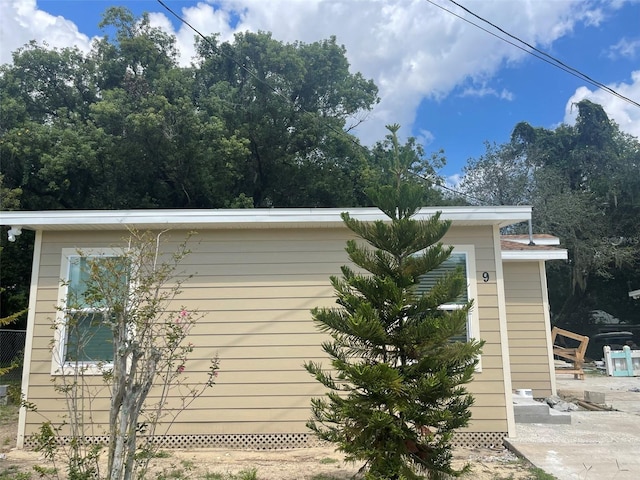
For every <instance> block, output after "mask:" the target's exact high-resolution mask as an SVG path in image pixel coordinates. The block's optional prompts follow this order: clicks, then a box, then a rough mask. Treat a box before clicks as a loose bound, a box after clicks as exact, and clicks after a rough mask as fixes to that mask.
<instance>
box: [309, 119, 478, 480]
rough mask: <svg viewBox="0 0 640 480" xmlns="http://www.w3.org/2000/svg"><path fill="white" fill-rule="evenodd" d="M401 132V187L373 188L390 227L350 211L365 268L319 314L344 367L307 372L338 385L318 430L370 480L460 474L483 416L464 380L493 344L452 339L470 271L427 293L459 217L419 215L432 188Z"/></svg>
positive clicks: (322, 407)
mask: <svg viewBox="0 0 640 480" xmlns="http://www.w3.org/2000/svg"><path fill="white" fill-rule="evenodd" d="M389 128H390V130H391V132H392V136H391V138H390V141H391V144H392V145H393V148H392V150H391V151H390V152H389V159H388V161H387V164H388V165H389V167H390V168H389V174H390V180H391V181H392V182H391V183H387V184H382V185H380V186H379V187H377V188H371V189H369V190H368V193H369V195H370V196H371V199H372V200H373V201H374V203H375V204H376V205H377V206H378V207H379V208H380V209H381V210H382V211H383V212H384V213H385V214H386V215H387V216H388V217H389V219H390V222H383V221H376V222H374V223H367V222H361V221H359V220H356V219H354V218H351V217H350V216H349V215H348V214H347V213H345V214H343V219H344V222H345V224H346V226H347V227H348V228H349V229H350V230H351V231H353V232H354V233H355V234H356V235H357V236H358V237H359V238H360V239H361V240H364V242H358V241H355V240H350V241H348V242H347V247H346V251H347V253H348V256H349V259H350V260H351V261H352V262H353V263H354V264H355V265H356V266H357V267H359V268H358V271H356V270H354V269H353V268H351V267H349V266H343V267H342V277H332V278H331V283H332V285H333V287H334V289H335V293H336V296H337V303H338V307H336V308H318V309H315V310H314V311H313V317H314V321H315V323H316V325H317V327H318V328H319V329H320V330H321V331H323V332H326V333H329V334H330V335H331V337H332V341H330V342H326V343H324V344H323V349H324V351H325V352H326V353H327V354H328V355H329V357H330V358H331V366H332V367H333V370H332V373H328V372H327V371H326V370H325V368H324V367H323V366H322V365H321V364H317V363H314V362H309V363H307V364H306V365H305V367H306V368H307V370H308V371H309V372H310V373H311V374H312V375H313V376H314V377H315V378H316V379H317V380H318V381H319V382H321V383H322V384H323V385H324V386H325V387H327V388H328V389H329V393H328V394H327V395H326V397H324V398H317V399H314V400H313V401H312V409H313V419H312V420H311V421H310V422H309V423H308V426H309V428H311V429H312V430H313V431H315V432H316V433H317V434H318V435H319V437H320V438H322V439H324V440H327V441H330V442H333V443H335V444H336V445H337V447H338V449H339V450H341V451H343V452H345V453H346V454H347V458H348V459H351V460H354V461H364V462H365V468H366V473H365V478H368V479H380V480H382V479H399V478H404V479H412V478H413V479H418V478H425V475H426V476H427V477H428V478H439V475H441V474H451V475H456V474H457V473H459V472H456V471H455V470H454V469H452V467H451V445H450V441H451V435H452V433H453V431H454V430H455V429H457V428H460V427H464V426H465V425H467V424H468V421H469V419H470V416H471V415H470V411H469V407H470V406H471V404H472V403H473V398H472V397H471V396H470V395H469V394H468V393H467V391H466V389H465V388H464V384H465V383H467V382H469V381H470V380H471V378H472V375H473V372H474V367H475V365H476V363H477V358H478V355H479V353H480V348H481V344H480V343H479V342H476V341H469V342H462V341H457V342H452V341H451V340H450V339H451V338H452V337H456V336H459V335H460V334H461V333H463V332H464V331H465V328H466V324H467V315H468V312H469V309H470V308H471V306H472V304H471V303H470V302H469V303H467V304H465V305H463V306H462V307H461V308H460V309H459V310H453V311H451V310H442V309H439V308H438V307H439V306H440V305H442V304H444V303H447V302H451V301H453V300H455V299H456V298H457V297H458V295H459V294H460V292H461V291H462V289H463V288H465V285H466V281H465V279H464V278H463V276H462V275H461V274H460V272H456V273H453V274H449V275H446V276H444V277H443V278H442V279H441V280H440V281H439V282H438V283H437V284H436V286H434V287H433V288H432V289H431V290H429V291H427V292H426V293H419V292H418V289H417V286H418V283H419V282H420V276H421V275H424V274H426V273H427V272H430V271H432V270H433V269H435V268H436V267H438V266H439V265H440V264H441V263H442V262H443V261H445V260H446V259H447V258H448V257H449V255H450V253H451V248H450V247H444V246H443V245H442V244H441V243H440V240H441V239H442V237H443V236H444V234H445V233H446V232H447V230H448V229H449V226H450V222H444V221H440V216H439V215H435V216H433V217H431V218H430V219H428V220H416V219H413V218H412V217H413V216H414V214H415V213H416V212H417V210H418V209H419V207H420V206H422V201H423V190H424V188H423V186H422V185H421V184H420V183H417V182H415V181H413V180H412V178H413V176H407V175H406V174H407V171H408V169H409V167H410V166H411V165H412V161H411V157H410V156H409V157H407V156H403V155H402V154H401V153H402V150H401V149H400V147H399V145H398V143H397V139H396V137H395V134H396V132H397V126H391V127H389ZM360 272H363V273H360Z"/></svg>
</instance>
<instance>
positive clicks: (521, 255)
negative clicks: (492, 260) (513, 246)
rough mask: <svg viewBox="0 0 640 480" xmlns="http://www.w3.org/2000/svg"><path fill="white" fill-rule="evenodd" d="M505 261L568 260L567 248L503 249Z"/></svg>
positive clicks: (503, 259)
mask: <svg viewBox="0 0 640 480" xmlns="http://www.w3.org/2000/svg"><path fill="white" fill-rule="evenodd" d="M501 257H502V261H503V262H521V261H526V260H533V261H541V260H542V261H544V260H566V259H567V258H569V257H568V255H567V250H565V249H564V248H554V249H553V250H551V249H549V250H502V255H501Z"/></svg>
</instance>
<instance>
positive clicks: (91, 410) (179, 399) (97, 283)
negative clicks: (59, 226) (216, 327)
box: [26, 231, 218, 480]
mask: <svg viewBox="0 0 640 480" xmlns="http://www.w3.org/2000/svg"><path fill="white" fill-rule="evenodd" d="M162 233H165V232H162ZM162 233H161V234H157V235H154V234H152V233H150V232H146V233H140V232H135V231H131V232H130V236H129V238H128V246H127V247H126V248H111V249H106V252H95V251H81V250H78V251H77V254H76V255H72V256H71V257H70V258H71V259H70V274H69V279H67V280H65V286H66V290H67V298H66V301H65V302H64V304H63V305H60V306H59V307H58V310H59V315H58V317H57V320H56V322H55V325H54V328H56V329H57V330H59V331H64V332H65V333H64V336H65V347H64V350H63V351H61V350H60V348H59V347H55V348H56V349H57V353H56V354H57V355H58V357H59V365H58V368H59V372H58V373H60V375H57V376H56V377H55V389H56V391H57V392H58V393H60V394H61V395H62V397H63V398H64V400H65V402H66V407H67V408H66V414H65V418H64V420H63V421H62V422H61V423H57V424H56V423H54V422H51V421H46V422H45V423H43V425H42V427H41V429H40V431H39V433H38V434H36V435H35V436H34V437H35V444H36V446H37V449H38V450H40V451H42V452H43V453H44V454H45V457H47V458H48V459H50V460H53V461H54V464H55V463H59V462H61V461H63V460H64V461H65V462H66V464H67V465H66V476H64V475H63V477H64V478H69V479H72V480H84V479H103V478H104V479H108V480H130V479H133V478H137V479H141V478H145V473H146V471H147V469H148V467H149V462H150V461H151V460H152V459H153V458H154V457H155V456H156V455H155V453H156V451H157V449H158V448H159V447H160V445H161V443H162V435H163V433H165V432H166V431H167V430H168V429H169V427H170V426H171V425H172V424H173V422H175V420H176V418H177V416H178V415H179V414H180V413H181V412H182V411H184V410H185V409H186V408H188V406H189V405H190V404H191V403H192V402H193V401H194V400H195V399H196V398H198V397H199V396H200V395H202V394H203V393H204V391H205V390H206V389H208V388H210V387H212V386H213V385H214V383H215V379H216V377H217V375H218V359H217V356H213V357H212V359H211V363H210V366H209V370H208V372H207V373H206V376H205V378H202V379H199V380H198V381H195V380H194V379H189V377H188V375H189V368H188V356H189V354H190V353H191V352H192V351H193V349H194V345H193V344H192V343H189V342H187V336H188V334H189V331H190V330H191V328H192V327H193V325H194V324H195V323H196V321H197V320H198V319H199V318H200V317H202V315H201V314H199V313H198V312H195V311H191V310H187V309H186V308H184V307H179V306H177V305H178V304H177V300H178V299H177V297H178V296H179V294H180V293H181V289H182V285H183V283H184V282H185V281H186V280H188V278H189V276H188V275H185V274H184V273H183V272H180V271H178V268H179V265H180V262H181V261H182V260H183V259H184V258H185V257H186V256H187V255H188V254H189V250H188V248H187V241H188V240H185V241H184V242H182V243H180V244H179V245H178V246H177V248H176V249H175V251H173V252H169V253H163V252H162V251H161V249H160V243H161V242H160V236H161V235H162ZM60 327H63V330H60ZM54 345H55V342H54ZM150 393H151V395H150ZM107 394H108V399H109V416H108V425H107V427H106V428H101V426H100V425H98V424H97V423H96V421H97V420H96V417H95V413H96V411H97V410H98V409H100V408H102V407H100V406H99V405H101V402H102V401H103V400H104V397H105V396H107ZM26 406H27V407H32V408H35V405H29V404H27V405H26ZM63 434H64V435H68V439H69V441H68V442H66V444H65V443H63V442H60V441H59V437H60V436H62V435H63ZM100 438H107V439H108V440H107V441H106V442H105V443H104V444H103V443H100V442H98V441H97V439H100ZM105 448H106V452H107V470H106V472H105V471H101V464H100V462H99V459H100V456H101V455H102V453H103V452H104V449H105ZM61 450H62V451H61ZM102 468H103V467H102ZM55 472H56V475H57V476H60V475H61V472H59V469H58V468H57V466H56V468H55ZM41 473H43V472H41ZM45 473H46V472H45ZM59 478H61V477H59Z"/></svg>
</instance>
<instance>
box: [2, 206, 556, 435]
mask: <svg viewBox="0 0 640 480" xmlns="http://www.w3.org/2000/svg"><path fill="white" fill-rule="evenodd" d="M342 210H343V209H264V210H263V209H257V210H131V211H46V212H0V224H2V225H5V226H8V227H11V229H10V230H9V232H8V235H9V237H10V240H13V241H17V242H19V241H21V239H20V237H19V235H20V233H21V232H22V230H33V231H35V246H34V260H33V273H32V284H31V294H30V299H29V314H28V329H27V343H26V353H25V363H24V373H23V394H24V395H25V398H26V400H27V401H28V402H31V403H33V404H35V405H37V407H38V414H37V415H36V414H34V413H33V412H29V411H26V410H24V409H23V410H22V412H21V415H20V420H19V438H18V447H30V446H32V444H31V440H30V435H31V434H32V433H34V432H35V431H36V429H37V428H38V427H39V425H40V424H41V423H42V419H43V417H47V418H51V417H53V418H56V416H58V415H60V408H59V402H56V401H55V399H56V398H58V394H57V393H56V392H55V391H54V389H53V386H52V382H51V380H52V378H53V377H54V376H55V375H60V368H59V367H60V363H59V361H58V360H57V359H58V357H59V356H60V353H59V352H64V342H66V341H68V339H66V338H64V335H62V337H61V338H59V337H56V334H55V332H54V331H53V330H52V328H51V327H52V319H53V318H55V316H56V311H57V310H56V305H57V304H58V305H59V304H60V302H61V301H63V300H64V297H65V292H66V290H65V288H71V287H72V284H73V278H71V277H72V275H71V274H70V268H69V265H70V264H71V263H72V261H71V260H70V259H71V258H72V257H74V256H77V255H78V252H79V251H82V252H84V253H83V255H89V254H91V252H92V251H95V252H97V251H100V250H101V251H104V250H105V249H108V248H113V247H117V246H118V245H125V242H126V240H125V237H126V236H127V234H128V229H130V228H135V229H137V230H151V231H158V232H160V231H163V232H164V231H167V230H169V231H168V232H166V233H164V234H163V235H164V237H163V238H165V239H166V241H167V243H168V244H170V243H171V242H174V243H173V245H174V246H175V242H177V241H180V240H182V239H183V238H185V237H186V235H187V232H188V231H197V232H198V235H197V242H195V243H194V244H193V245H191V250H192V253H191V255H190V256H189V257H188V258H187V260H186V261H185V262H183V263H182V264H181V267H182V268H183V269H184V270H185V272H186V273H189V274H192V275H193V277H192V278H191V279H190V281H189V282H188V283H186V284H185V285H184V286H183V294H182V295H181V297H180V302H181V303H183V304H185V305H186V306H187V307H189V306H193V307H194V308H196V309H197V310H198V311H199V312H201V313H204V314H205V317H204V318H203V319H202V320H200V321H199V323H198V325H197V326H196V327H195V328H194V329H193V330H192V331H191V332H190V335H191V336H192V338H191V337H190V340H191V341H192V343H194V345H195V349H194V352H193V354H192V358H193V359H194V364H193V365H195V366H190V367H189V368H190V372H192V375H193V378H195V379H196V380H197V379H198V378H200V377H201V378H202V379H203V381H204V378H205V375H206V369H207V365H206V362H205V361H204V360H205V359H206V358H208V357H210V356H211V354H212V352H213V353H215V352H217V354H218V356H219V358H220V362H221V372H220V375H219V377H218V380H217V384H216V385H215V386H214V387H213V389H210V390H208V391H207V392H206V394H205V395H204V396H202V397H200V398H198V399H197V400H196V401H194V403H193V404H191V405H190V407H189V409H188V410H187V411H185V412H184V413H183V414H182V415H181V416H180V417H179V418H178V421H177V422H176V423H174V424H173V425H172V426H171V427H170V429H169V431H168V433H167V435H166V437H165V441H166V444H167V445H168V446H173V447H199V446H206V447H213V446H231V447H253V448H288V447H296V446H305V445H309V444H311V443H312V441H313V438H312V437H311V436H310V434H309V432H308V430H307V428H306V427H305V422H306V421H307V420H308V418H309V417H310V398H311V397H314V396H321V395H323V393H324V391H323V388H322V386H321V385H320V384H319V383H318V382H316V381H315V380H314V379H313V378H312V377H311V376H310V375H309V374H308V373H307V372H306V371H305V370H304V369H303V368H302V364H303V362H304V361H308V360H313V361H320V362H322V361H324V362H326V357H325V355H324V353H323V351H322V349H321V347H320V344H321V342H322V341H323V340H324V339H325V336H324V334H322V333H319V332H318V331H317V330H316V329H315V327H314V325H313V324H312V322H311V315H310V310H311V309H312V308H313V307H317V306H334V305H335V298H334V294H333V290H332V287H331V285H330V282H329V276H330V275H339V274H340V266H341V265H344V264H347V263H348V259H347V256H346V253H345V251H344V247H345V241H346V240H347V239H348V238H351V237H352V233H351V232H350V231H349V230H348V229H347V228H346V227H345V226H344V225H343V223H342V220H341V218H340V213H341V211H342ZM436 211H441V212H442V219H447V220H451V221H452V226H451V228H450V230H449V232H448V233H447V234H446V236H445V238H444V240H443V241H444V243H446V244H448V245H453V246H454V253H455V255H456V258H457V259H458V261H459V262H460V263H461V265H462V266H463V268H464V271H465V274H466V276H467V278H468V292H467V295H468V297H469V298H472V299H474V301H475V307H474V308H473V310H472V312H471V313H470V317H469V324H468V328H467V335H468V336H470V337H474V338H482V339H483V340H485V342H486V343H485V346H484V349H483V353H482V355H481V358H480V362H479V366H478V368H477V371H476V374H475V377H474V380H473V382H472V383H471V384H470V385H469V390H470V391H471V393H472V394H473V395H474V397H475V405H474V406H473V407H472V421H471V424H470V426H469V427H468V428H467V429H466V430H464V431H461V432H459V433H458V434H457V437H456V443H457V444H459V445H467V446H476V445H499V444H501V443H502V440H503V438H505V437H507V436H513V435H515V424H514V413H513V405H512V390H513V389H514V388H532V389H533V390H534V394H536V396H544V395H547V394H550V393H555V384H554V370H553V359H552V354H551V344H550V334H549V331H550V323H549V311H548V301H547V286H546V275H545V268H544V264H545V261H547V260H553V259H563V258H566V251H565V250H563V249H559V248H557V246H556V245H557V243H558V241H557V239H556V238H555V237H550V236H544V237H539V236H538V237H533V239H534V240H535V243H536V244H535V245H533V244H530V243H532V242H531V239H530V238H529V237H526V238H523V237H513V236H511V237H504V238H501V235H500V229H501V228H502V227H508V226H511V225H514V224H517V223H520V222H526V221H530V219H531V208H530V207H524V206H515V207H510V206H503V207H439V208H424V209H422V210H420V212H419V213H418V214H417V216H416V217H417V218H426V217H429V216H431V215H433V214H434V213H435V212H436ZM349 213H350V214H351V216H352V217H354V218H357V219H360V220H364V221H373V220H378V219H380V220H387V218H386V217H385V216H384V214H382V212H380V210H378V209H376V208H354V209H349ZM163 245H165V246H163V247H162V248H166V244H163ZM61 280H62V281H63V282H61ZM52 342H54V343H53V346H54V348H53V351H52ZM60 342H62V344H61V343H60ZM56 352H58V353H56ZM198 366H199V367H198ZM198 369H199V370H200V371H199V370H198ZM538 393H539V395H538ZM105 400H106V399H105ZM105 415H106V411H105V410H103V411H99V410H98V411H96V412H94V418H95V421H96V422H103V421H104V418H103V419H102V420H100V418H102V417H104V416H105ZM101 416H102V417H101Z"/></svg>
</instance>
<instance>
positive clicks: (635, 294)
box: [629, 290, 640, 299]
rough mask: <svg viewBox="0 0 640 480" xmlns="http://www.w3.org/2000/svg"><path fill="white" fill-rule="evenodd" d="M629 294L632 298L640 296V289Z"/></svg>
mask: <svg viewBox="0 0 640 480" xmlns="http://www.w3.org/2000/svg"><path fill="white" fill-rule="evenodd" d="M629 296H630V297H631V298H635V299H638V298H640V290H633V291H631V292H629Z"/></svg>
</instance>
